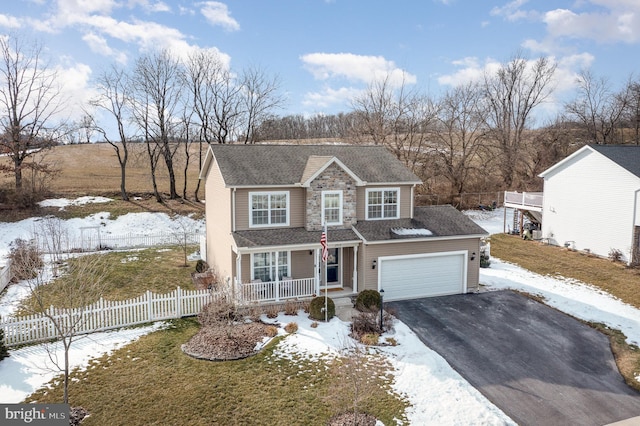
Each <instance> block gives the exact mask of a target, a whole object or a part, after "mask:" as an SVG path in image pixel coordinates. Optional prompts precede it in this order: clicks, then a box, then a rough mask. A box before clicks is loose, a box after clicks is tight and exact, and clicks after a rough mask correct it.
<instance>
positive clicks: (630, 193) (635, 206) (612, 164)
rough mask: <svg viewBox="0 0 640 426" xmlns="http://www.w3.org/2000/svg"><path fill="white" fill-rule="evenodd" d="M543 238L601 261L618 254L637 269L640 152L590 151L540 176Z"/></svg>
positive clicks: (589, 147) (621, 147)
mask: <svg viewBox="0 0 640 426" xmlns="http://www.w3.org/2000/svg"><path fill="white" fill-rule="evenodd" d="M540 177H542V178H543V179H544V201H543V214H542V218H543V219H542V237H543V238H548V240H549V242H550V243H551V244H556V245H564V246H567V247H570V248H574V249H577V250H581V251H589V252H591V253H594V254H596V255H599V256H608V255H609V252H610V251H611V250H619V251H621V252H622V254H623V260H625V261H626V262H628V263H632V262H633V263H637V262H638V260H640V259H638V243H639V237H640V146H635V145H587V146H584V147H583V148H581V149H579V150H578V151H576V152H574V153H573V154H571V155H570V156H568V157H567V158H565V159H564V160H562V161H560V162H559V163H557V164H555V165H554V166H552V167H551V168H549V169H547V170H545V171H544V172H543V173H541V174H540Z"/></svg>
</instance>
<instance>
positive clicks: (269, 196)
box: [249, 191, 289, 227]
mask: <svg viewBox="0 0 640 426" xmlns="http://www.w3.org/2000/svg"><path fill="white" fill-rule="evenodd" d="M288 225H289V193H288V192H286V191H282V192H250V193H249V226H251V227H260V226H288Z"/></svg>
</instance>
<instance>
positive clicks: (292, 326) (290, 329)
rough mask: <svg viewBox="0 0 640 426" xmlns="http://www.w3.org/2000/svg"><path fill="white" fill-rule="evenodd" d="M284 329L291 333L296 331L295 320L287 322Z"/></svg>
mask: <svg viewBox="0 0 640 426" xmlns="http://www.w3.org/2000/svg"><path fill="white" fill-rule="evenodd" d="M284 331H286V332H287V333H289V334H293V333H295V332H296V331H298V324H297V323H295V322H290V323H289V324H287V325H285V326H284Z"/></svg>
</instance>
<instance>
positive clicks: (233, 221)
mask: <svg viewBox="0 0 640 426" xmlns="http://www.w3.org/2000/svg"><path fill="white" fill-rule="evenodd" d="M231 232H236V188H235V187H234V188H233V191H232V192H231Z"/></svg>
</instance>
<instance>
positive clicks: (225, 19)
mask: <svg viewBox="0 0 640 426" xmlns="http://www.w3.org/2000/svg"><path fill="white" fill-rule="evenodd" d="M198 6H201V8H200V12H201V13H202V15H204V17H205V18H207V21H209V23H210V24H211V25H219V26H221V27H223V28H224V29H226V30H227V31H238V30H239V29H240V24H239V23H238V21H236V20H235V19H233V18H232V17H231V14H230V13H229V8H228V7H227V5H226V4H224V3H220V2H217V1H206V2H202V3H198Z"/></svg>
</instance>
